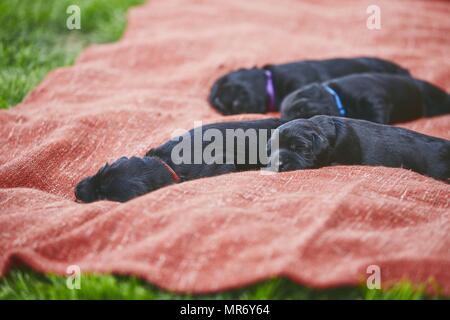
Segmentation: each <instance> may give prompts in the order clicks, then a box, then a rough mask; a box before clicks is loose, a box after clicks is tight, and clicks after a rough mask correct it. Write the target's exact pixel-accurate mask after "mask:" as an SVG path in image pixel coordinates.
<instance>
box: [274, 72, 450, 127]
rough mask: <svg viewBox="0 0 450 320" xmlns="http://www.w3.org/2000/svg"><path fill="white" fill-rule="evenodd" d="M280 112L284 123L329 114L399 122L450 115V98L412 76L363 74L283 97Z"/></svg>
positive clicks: (324, 83)
mask: <svg viewBox="0 0 450 320" xmlns="http://www.w3.org/2000/svg"><path fill="white" fill-rule="evenodd" d="M280 113H281V118H282V119H285V120H293V119H301V118H310V117H313V116H316V115H330V116H341V117H348V118H354V119H363V120H368V121H372V122H377V123H384V124H387V123H398V122H406V121H410V120H413V119H417V118H420V117H432V116H437V115H442V114H447V113H450V95H449V94H448V93H447V92H445V91H444V90H442V89H440V88H439V87H437V86H435V85H433V84H431V83H429V82H426V81H423V80H419V79H415V78H412V77H407V76H401V75H393V74H380V73H361V74H355V75H349V76H345V77H341V78H336V79H333V80H329V81H326V82H323V83H314V84H310V85H308V86H305V87H303V88H301V89H299V90H296V91H294V92H292V93H291V94H289V95H288V96H287V97H286V98H284V100H283V102H282V104H281V110H280Z"/></svg>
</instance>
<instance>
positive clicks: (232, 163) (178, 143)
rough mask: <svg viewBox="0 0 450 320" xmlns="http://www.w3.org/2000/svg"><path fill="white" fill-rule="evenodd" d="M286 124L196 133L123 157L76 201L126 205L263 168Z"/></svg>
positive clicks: (80, 188)
mask: <svg viewBox="0 0 450 320" xmlns="http://www.w3.org/2000/svg"><path fill="white" fill-rule="evenodd" d="M283 123H284V121H282V120H280V119H263V120H253V121H239V122H224V123H214V124H209V125H205V126H202V127H199V128H195V129H192V130H190V131H189V132H187V133H186V134H184V135H182V136H178V137H177V138H174V139H172V140H170V141H168V142H166V143H164V144H163V145H161V146H159V147H158V148H156V149H152V150H150V151H149V152H148V153H147V154H146V155H145V156H144V157H143V158H140V157H131V158H126V157H123V158H120V159H119V160H117V161H116V162H114V163H112V164H106V165H105V166H104V167H102V168H101V169H100V170H99V171H98V172H97V173H96V174H95V175H93V176H90V177H87V178H85V179H83V180H82V181H81V182H80V183H78V185H77V186H76V187H75V197H76V199H77V200H78V201H82V202H93V201H96V200H102V199H107V200H112V201H120V202H124V201H128V200H130V199H132V198H135V197H137V196H140V195H143V194H145V193H148V192H150V191H153V190H156V189H159V188H162V187H164V186H167V185H170V184H173V183H178V182H183V181H186V180H192V179H198V178H202V177H210V176H216V175H220V174H224V173H229V172H235V171H243V170H252V169H258V168H261V167H263V166H265V165H267V163H268V157H267V153H266V149H267V146H266V145H267V141H268V139H269V138H270V135H271V134H272V131H273V130H274V129H276V128H277V127H278V126H280V125H281V124H283ZM198 138H199V139H200V141H199V140H198ZM214 146H216V148H215V147H214Z"/></svg>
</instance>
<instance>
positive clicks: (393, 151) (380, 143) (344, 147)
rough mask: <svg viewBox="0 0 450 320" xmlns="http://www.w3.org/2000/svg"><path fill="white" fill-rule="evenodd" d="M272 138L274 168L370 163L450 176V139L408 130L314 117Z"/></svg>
mask: <svg viewBox="0 0 450 320" xmlns="http://www.w3.org/2000/svg"><path fill="white" fill-rule="evenodd" d="M272 139H274V140H276V141H278V148H276V149H274V148H273V147H272V150H271V155H270V167H271V169H273V170H277V171H290V170H297V169H310V168H319V167H322V166H329V165H336V164H343V165H371V166H386V167H398V168H406V169H410V170H413V171H416V172H418V173H421V174H424V175H427V176H430V177H433V178H435V179H440V180H444V181H446V182H449V178H450V141H448V140H444V139H440V138H435V137H431V136H427V135H424V134H420V133H417V132H414V131H411V130H408V129H403V128H398V127H393V126H389V125H382V124H377V123H373V122H369V121H365V120H356V119H347V118H342V117H331V116H315V117H312V118H310V119H297V120H292V121H290V122H288V123H286V124H284V125H282V126H280V127H279V128H278V130H275V132H274V133H273V134H272V138H271V140H272ZM271 145H272V142H270V143H269V144H268V148H269V149H270V147H271ZM269 151H270V150H269Z"/></svg>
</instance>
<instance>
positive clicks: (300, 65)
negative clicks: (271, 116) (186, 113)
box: [208, 57, 409, 114]
mask: <svg viewBox="0 0 450 320" xmlns="http://www.w3.org/2000/svg"><path fill="white" fill-rule="evenodd" d="M266 71H270V73H271V79H272V82H273V88H274V92H275V97H274V98H275V101H274V106H273V107H274V110H273V111H276V110H279V107H280V104H281V102H282V100H283V99H284V97H286V96H287V95H288V94H289V93H291V92H293V91H294V90H297V89H299V88H301V87H303V86H305V85H308V84H310V83H313V82H323V81H326V80H329V79H333V78H337V77H342V76H345V75H350V74H355V73H364V72H379V73H390V74H402V75H409V72H408V70H406V69H404V68H402V67H400V66H399V65H397V64H395V63H392V62H390V61H387V60H383V59H378V58H370V57H360V58H352V59H350V58H349V59H346V58H337V59H326V60H304V61H300V62H293V63H286V64H280V65H267V66H264V67H263V68H256V67H255V68H252V69H239V70H237V71H233V72H230V73H228V74H226V75H224V76H222V77H221V78H219V79H218V80H217V81H216V82H215V83H214V84H213V86H212V88H211V92H210V95H209V98H208V100H209V102H210V104H211V105H212V107H214V108H215V109H217V110H218V111H219V112H221V113H223V114H238V113H266V112H267V111H268V107H267V106H268V103H269V97H268V96H267V92H266V88H267V81H268V80H267V78H266V74H265V72H266Z"/></svg>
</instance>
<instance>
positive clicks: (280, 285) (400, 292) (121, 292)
mask: <svg viewBox="0 0 450 320" xmlns="http://www.w3.org/2000/svg"><path fill="white" fill-rule="evenodd" d="M424 287H425V286H419V287H414V285H412V284H411V283H410V282H408V281H402V282H400V283H398V284H396V285H394V286H393V287H392V288H390V289H389V290H387V291H385V292H383V291H381V290H369V289H367V288H365V287H362V286H361V287H356V288H337V289H327V290H315V289H310V288H306V287H303V286H299V285H297V284H295V283H293V282H291V281H289V280H287V279H282V278H277V279H272V280H267V281H264V282H261V283H259V284H256V285H252V286H249V287H246V288H243V289H238V290H231V291H227V292H223V293H218V294H210V295H194V296H193V295H187V294H185V295H180V294H173V293H170V292H167V291H164V290H161V289H158V288H156V287H154V286H152V285H150V284H148V283H146V282H144V281H141V280H139V279H137V278H135V277H123V276H113V275H86V276H82V277H81V288H80V289H79V290H70V289H68V288H67V286H66V278H64V277H61V276H55V275H41V274H37V273H35V272H33V271H30V270H23V269H15V270H13V271H12V272H10V274H9V275H8V276H7V277H6V278H4V279H2V280H0V299H252V300H257V299H402V300H412V299H424V298H427V297H426V295H425V293H424ZM435 298H436V297H435Z"/></svg>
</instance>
